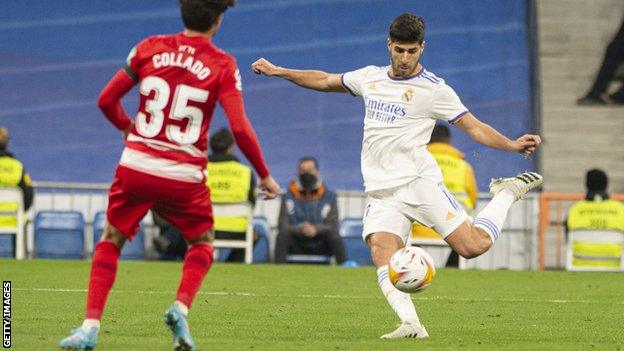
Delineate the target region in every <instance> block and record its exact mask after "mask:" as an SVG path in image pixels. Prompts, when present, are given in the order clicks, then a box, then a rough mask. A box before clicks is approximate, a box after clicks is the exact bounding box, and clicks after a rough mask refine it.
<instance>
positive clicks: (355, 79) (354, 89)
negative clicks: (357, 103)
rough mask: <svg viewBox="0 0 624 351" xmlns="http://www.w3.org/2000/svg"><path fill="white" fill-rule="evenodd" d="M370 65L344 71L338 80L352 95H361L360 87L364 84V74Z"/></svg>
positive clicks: (365, 74)
mask: <svg viewBox="0 0 624 351" xmlns="http://www.w3.org/2000/svg"><path fill="white" fill-rule="evenodd" d="M371 67H372V66H367V67H364V68H360V69H358V70H355V71H350V72H347V73H344V74H343V75H342V76H341V77H340V80H341V82H342V85H343V86H344V87H345V88H346V89H347V91H348V92H349V93H350V94H351V95H353V96H362V91H363V89H362V87H363V86H364V81H365V80H366V76H367V75H368V72H369V70H370V68H371Z"/></svg>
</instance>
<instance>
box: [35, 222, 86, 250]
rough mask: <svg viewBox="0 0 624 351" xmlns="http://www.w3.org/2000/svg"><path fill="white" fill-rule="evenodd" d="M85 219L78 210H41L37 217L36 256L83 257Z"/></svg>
mask: <svg viewBox="0 0 624 351" xmlns="http://www.w3.org/2000/svg"><path fill="white" fill-rule="evenodd" d="M84 227H85V221H84V218H83V217H82V213H80V212H76V211H40V212H39V213H37V216H36V217H35V256H36V257H38V258H83V257H84V248H85V237H84Z"/></svg>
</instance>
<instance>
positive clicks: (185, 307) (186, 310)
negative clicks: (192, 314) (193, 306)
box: [173, 300, 188, 317]
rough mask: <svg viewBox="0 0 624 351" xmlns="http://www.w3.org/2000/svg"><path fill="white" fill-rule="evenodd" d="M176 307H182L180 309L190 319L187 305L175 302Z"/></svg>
mask: <svg viewBox="0 0 624 351" xmlns="http://www.w3.org/2000/svg"><path fill="white" fill-rule="evenodd" d="M173 304H174V305H177V306H178V307H180V309H181V310H182V313H183V314H184V315H185V316H187V317H188V306H186V305H185V304H183V303H182V302H180V301H178V300H175V302H174V303H173Z"/></svg>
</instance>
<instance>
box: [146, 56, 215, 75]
mask: <svg viewBox="0 0 624 351" xmlns="http://www.w3.org/2000/svg"><path fill="white" fill-rule="evenodd" d="M185 56H186V57H185ZM152 63H153V64H154V68H160V67H171V66H173V67H181V68H184V69H186V70H187V71H189V72H191V73H193V74H194V75H196V76H197V79H199V80H204V79H206V78H208V76H209V75H210V69H209V68H208V67H206V66H204V63H203V62H201V61H200V60H196V59H195V58H194V57H193V56H187V55H185V54H183V53H181V52H163V53H160V54H156V55H154V56H152Z"/></svg>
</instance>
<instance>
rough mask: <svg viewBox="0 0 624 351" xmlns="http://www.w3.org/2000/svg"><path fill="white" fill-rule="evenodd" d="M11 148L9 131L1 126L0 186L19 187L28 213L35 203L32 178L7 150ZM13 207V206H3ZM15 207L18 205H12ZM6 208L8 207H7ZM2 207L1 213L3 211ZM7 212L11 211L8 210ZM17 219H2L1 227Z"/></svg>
mask: <svg viewBox="0 0 624 351" xmlns="http://www.w3.org/2000/svg"><path fill="white" fill-rule="evenodd" d="M8 146H9V130H8V129H7V128H6V127H4V126H0V186H6V187H19V188H20V189H22V193H23V195H24V210H25V211H27V210H28V209H29V208H30V206H31V205H32V203H33V197H34V192H33V187H32V181H31V180H30V176H29V175H28V173H26V171H25V170H24V166H23V165H22V163H21V162H20V161H18V160H17V159H15V157H13V154H12V153H10V152H9V151H8V150H7V148H8ZM2 206H11V204H2ZM12 206H13V207H15V206H16V205H12ZM5 208H6V207H5ZM2 209H3V208H2V207H0V211H2ZM7 210H10V209H9V208H7ZM15 220H16V219H15V218H11V217H0V226H2V225H6V224H10V223H11V222H13V223H14V222H15Z"/></svg>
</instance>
